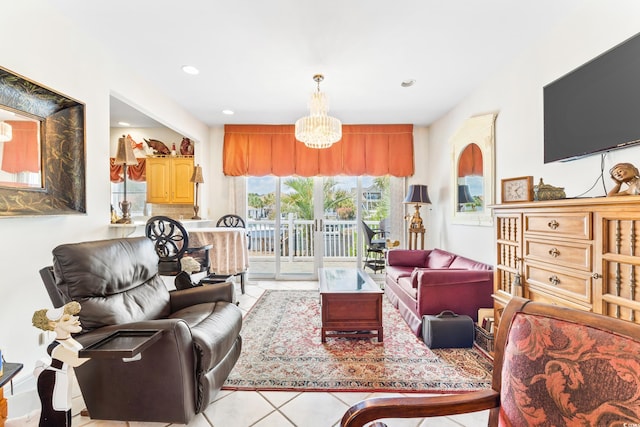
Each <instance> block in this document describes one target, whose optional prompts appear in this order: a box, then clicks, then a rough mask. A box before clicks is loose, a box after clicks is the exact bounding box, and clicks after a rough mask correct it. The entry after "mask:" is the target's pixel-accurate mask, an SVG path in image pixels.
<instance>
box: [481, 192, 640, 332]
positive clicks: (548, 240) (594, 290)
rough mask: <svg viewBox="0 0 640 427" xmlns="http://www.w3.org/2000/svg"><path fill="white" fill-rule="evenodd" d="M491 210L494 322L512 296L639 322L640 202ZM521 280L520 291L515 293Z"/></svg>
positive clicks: (575, 201) (512, 205)
mask: <svg viewBox="0 0 640 427" xmlns="http://www.w3.org/2000/svg"><path fill="white" fill-rule="evenodd" d="M492 208H493V212H494V220H495V221H494V224H495V227H496V228H495V231H496V251H497V254H496V255H497V256H496V268H495V277H494V301H495V305H494V307H495V316H496V320H497V321H499V318H500V314H501V312H502V309H503V308H504V306H505V305H506V304H507V302H508V301H509V299H510V298H511V296H512V294H513V293H514V292H515V293H516V294H517V293H521V294H522V296H524V297H525V298H529V299H532V300H535V301H543V302H548V303H552V304H557V305H563V306H567V307H572V308H577V309H581V310H587V311H593V312H596V313H601V314H605V315H608V316H611V317H616V318H620V319H624V320H628V321H631V322H635V323H640V295H639V294H640V286H639V285H638V281H639V280H640V197H637V196H626V197H625V196H618V197H601V198H588V199H563V200H553V201H543V202H527V203H509V204H502V205H494V206H492ZM518 276H519V279H520V283H521V284H522V286H521V288H519V287H518V286H514V283H516V285H517V278H518ZM496 323H497V322H496Z"/></svg>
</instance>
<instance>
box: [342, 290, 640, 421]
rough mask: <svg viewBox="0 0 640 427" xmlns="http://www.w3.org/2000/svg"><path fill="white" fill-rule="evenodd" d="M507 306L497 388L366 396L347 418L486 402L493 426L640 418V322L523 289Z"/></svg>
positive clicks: (434, 412)
mask: <svg viewBox="0 0 640 427" xmlns="http://www.w3.org/2000/svg"><path fill="white" fill-rule="evenodd" d="M500 311H501V315H500V318H499V320H500V326H499V328H498V332H497V334H496V338H495V353H494V365H493V381H492V386H491V389H490V390H481V391H476V392H471V393H463V394H458V395H451V396H438V397H431V396H430V397H421V396H420V397H418V396H416V397H413V396H406V397H379V398H370V399H365V400H363V401H361V402H358V403H356V404H355V405H353V406H352V407H351V408H349V410H348V411H347V412H346V413H345V415H344V417H343V418H342V423H341V426H342V427H362V426H364V425H365V424H367V423H368V422H371V421H374V420H379V419H395V418H423V417H435V416H447V415H455V414H463V413H470V412H476V411H481V410H487V409H488V410H489V425H490V426H529V425H544V426H569V425H590V426H605V425H606V426H610V425H619V426H623V425H640V358H639V357H638V354H640V324H637V323H634V322H629V321H626V320H620V319H616V318H613V317H609V316H603V315H600V314H594V313H591V312H586V311H582V310H576V309H571V308H567V307H559V306H555V305H550V304H544V303H541V302H532V301H530V300H526V299H524V298H519V297H512V298H511V300H510V302H509V304H507V306H506V307H505V308H504V310H500ZM500 311H499V312H500ZM377 425H383V426H384V424H382V423H379V424H377Z"/></svg>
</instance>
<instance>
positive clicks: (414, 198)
mask: <svg viewBox="0 0 640 427" xmlns="http://www.w3.org/2000/svg"><path fill="white" fill-rule="evenodd" d="M404 203H415V204H429V205H430V204H431V199H429V192H428V191H427V186H426V185H410V186H409V191H408V192H407V197H405V199H404Z"/></svg>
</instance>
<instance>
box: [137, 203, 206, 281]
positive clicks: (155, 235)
mask: <svg viewBox="0 0 640 427" xmlns="http://www.w3.org/2000/svg"><path fill="white" fill-rule="evenodd" d="M145 235H146V236H147V237H148V238H149V239H151V241H152V242H153V245H154V247H155V250H156V253H157V254H158V257H159V258H160V260H159V261H158V271H159V273H160V275H162V276H177V275H178V274H180V273H181V272H182V259H183V258H184V257H186V256H190V257H192V258H194V259H195V260H196V261H197V262H198V263H199V264H200V269H199V270H198V271H193V272H192V273H200V272H206V273H207V275H208V274H209V267H210V265H211V261H210V258H209V251H210V250H211V248H212V245H203V246H199V247H190V246H189V233H188V232H187V230H186V229H185V228H184V226H183V225H182V224H181V223H180V222H179V221H176V220H175V219H172V218H169V217H167V216H162V215H158V216H154V217H151V218H149V220H148V221H147V223H146V225H145Z"/></svg>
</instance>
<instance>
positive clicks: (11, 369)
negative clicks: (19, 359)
mask: <svg viewBox="0 0 640 427" xmlns="http://www.w3.org/2000/svg"><path fill="white" fill-rule="evenodd" d="M22 367H23V365H22V363H4V364H3V375H2V376H1V377H0V427H4V422H5V421H6V420H7V413H8V411H7V399H5V397H4V391H3V390H4V388H3V387H4V385H5V384H7V383H8V382H9V381H11V380H12V379H13V377H15V376H16V374H17V373H18V372H20V371H21V370H22Z"/></svg>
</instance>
